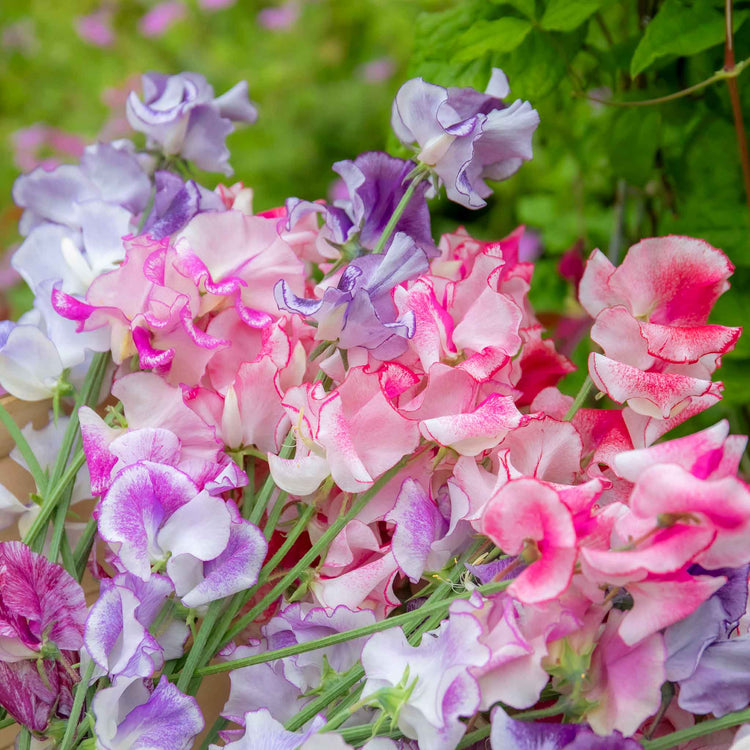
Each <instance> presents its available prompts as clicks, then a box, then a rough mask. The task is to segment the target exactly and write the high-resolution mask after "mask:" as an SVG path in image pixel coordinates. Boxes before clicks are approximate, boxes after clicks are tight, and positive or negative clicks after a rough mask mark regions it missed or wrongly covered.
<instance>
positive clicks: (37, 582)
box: [0, 542, 87, 662]
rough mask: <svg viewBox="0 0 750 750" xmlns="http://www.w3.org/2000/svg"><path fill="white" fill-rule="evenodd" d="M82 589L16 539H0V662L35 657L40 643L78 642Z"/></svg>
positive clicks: (65, 645) (64, 646) (72, 645)
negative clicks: (11, 540) (14, 540)
mask: <svg viewBox="0 0 750 750" xmlns="http://www.w3.org/2000/svg"><path fill="white" fill-rule="evenodd" d="M86 614H87V610H86V602H85V600H84V597H83V589H82V588H81V586H80V584H78V583H77V582H76V581H75V580H74V579H73V578H72V577H71V576H70V575H69V574H68V573H66V572H65V570H63V568H62V567H60V566H59V565H56V564H55V563H52V562H50V561H49V560H47V559H46V558H45V557H43V556H42V555H38V554H37V553H36V552H32V551H31V550H30V549H29V548H28V547H27V546H26V545H25V544H23V543H22V542H0V661H4V662H17V661H22V660H24V659H36V658H38V657H39V656H40V655H45V654H44V647H45V644H54V646H56V647H57V648H59V649H61V650H66V651H77V650H78V649H79V648H80V647H81V646H82V645H83V628H84V624H85V622H86Z"/></svg>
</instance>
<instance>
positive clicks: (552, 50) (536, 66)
mask: <svg viewBox="0 0 750 750" xmlns="http://www.w3.org/2000/svg"><path fill="white" fill-rule="evenodd" d="M553 36H554V37H561V36H562V35H557V34H555V35H552V34H549V33H546V32H540V31H537V30H534V31H532V32H531V33H530V34H529V35H528V36H527V37H526V39H524V41H523V43H522V44H521V45H520V46H519V47H518V48H517V49H515V50H514V51H513V52H512V53H510V54H506V53H498V54H496V55H495V56H493V58H492V62H493V64H494V65H497V66H498V67H500V68H502V69H503V70H504V71H505V73H506V74H507V76H508V80H509V81H510V87H511V91H512V94H513V97H514V98H515V97H519V98H520V99H529V100H530V101H532V102H537V101H539V99H541V98H542V97H544V96H547V95H548V94H550V93H552V92H553V91H555V90H556V88H557V85H558V84H559V83H560V81H561V80H562V79H563V78H564V77H565V71H566V67H565V66H566V58H565V55H566V53H567V50H566V49H565V45H564V42H563V39H562V38H556V39H555V43H554V44H553V43H551V40H550V37H553Z"/></svg>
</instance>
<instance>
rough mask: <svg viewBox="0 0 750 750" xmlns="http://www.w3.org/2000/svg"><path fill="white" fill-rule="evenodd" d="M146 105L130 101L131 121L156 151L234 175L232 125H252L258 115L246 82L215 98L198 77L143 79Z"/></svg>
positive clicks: (133, 95)
mask: <svg viewBox="0 0 750 750" xmlns="http://www.w3.org/2000/svg"><path fill="white" fill-rule="evenodd" d="M142 81H143V96H144V101H141V100H140V99H139V98H138V95H137V94H136V93H135V92H134V91H133V92H131V93H130V95H129V96H128V101H127V116H128V122H130V124H131V126H132V127H133V128H134V129H135V130H139V131H140V132H142V133H145V134H146V136H147V138H148V144H149V146H150V147H152V148H160V149H161V150H162V151H163V152H164V154H165V155H166V156H174V155H177V154H179V155H180V156H182V157H183V158H185V159H188V160H189V161H192V162H194V163H195V164H196V166H198V167H199V168H200V169H205V170H208V171H212V172H223V173H224V174H226V175H231V174H232V168H231V167H230V166H229V164H228V163H227V162H228V159H229V150H228V149H227V147H226V145H225V142H224V141H225V139H226V137H227V136H228V135H229V134H230V133H231V132H232V131H233V130H234V125H233V123H234V122H247V123H253V122H255V120H256V119H257V116H258V115H257V111H256V109H255V107H254V106H253V105H252V104H251V103H250V102H249V100H248V98H247V82H246V81H242V82H240V83H238V84H237V85H236V86H234V87H233V88H231V89H230V90H229V91H227V92H226V93H225V94H223V95H222V96H220V97H218V98H215V97H214V90H213V87H212V86H211V85H210V84H209V83H208V82H207V81H206V79H205V78H204V77H203V76H202V75H200V74H199V73H180V74H179V75H176V76H166V75H162V74H160V73H147V74H145V75H144V76H142Z"/></svg>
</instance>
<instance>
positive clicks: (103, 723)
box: [91, 675, 204, 750]
mask: <svg viewBox="0 0 750 750" xmlns="http://www.w3.org/2000/svg"><path fill="white" fill-rule="evenodd" d="M91 710H92V711H93V714H94V717H95V719H96V722H95V724H94V735H95V736H96V746H97V748H101V749H102V750H129V748H133V747H143V748H145V747H148V748H151V749H152V750H188V749H189V748H191V747H192V746H193V741H194V740H195V736H196V735H197V734H198V732H200V731H201V729H203V727H204V721H203V716H202V715H201V712H200V709H199V708H198V702H197V701H196V700H195V698H193V697H192V696H191V695H183V694H182V693H181V692H180V691H179V690H178V689H177V688H176V687H175V686H174V685H173V684H172V683H171V682H169V680H168V679H167V678H166V677H165V676H164V675H162V677H161V679H160V680H159V684H158V685H157V686H156V687H155V688H154V689H153V690H149V688H148V687H147V686H146V682H145V681H144V680H142V679H140V678H138V677H118V678H116V679H115V680H114V682H113V683H112V687H108V688H104V689H103V690H99V691H98V692H97V693H96V695H95V696H94V700H93V701H92V703H91Z"/></svg>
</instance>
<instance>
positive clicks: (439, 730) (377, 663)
mask: <svg viewBox="0 0 750 750" xmlns="http://www.w3.org/2000/svg"><path fill="white" fill-rule="evenodd" d="M480 632H481V631H480V628H479V626H478V623H477V622H476V621H475V620H474V618H473V617H471V616H470V615H456V616H454V617H453V618H452V619H451V620H449V621H446V622H443V623H442V624H441V626H440V628H439V629H438V630H437V631H433V632H431V633H426V634H425V636H424V637H423V639H422V643H421V644H420V645H419V646H417V647H412V646H410V645H409V644H408V643H407V641H406V637H405V636H404V633H403V631H402V630H401V629H400V628H392V629H391V630H387V631H385V632H383V633H377V634H375V635H374V636H372V637H371V638H370V640H369V641H368V642H367V644H366V645H365V647H364V649H363V650H362V666H363V667H364V669H365V674H366V676H367V682H366V683H365V687H364V690H363V691H362V698H363V699H364V698H367V697H368V696H370V695H373V694H374V693H376V692H377V691H378V690H382V689H388V688H395V687H396V686H398V685H399V684H401V683H402V682H403V680H404V670H405V668H406V667H407V666H408V670H409V671H408V676H407V677H406V681H407V684H408V685H411V684H412V683H415V684H414V686H413V688H412V689H411V691H410V692H409V694H408V697H407V698H406V701H405V703H403V705H402V706H401V708H400V711H399V713H398V727H399V729H400V730H401V731H402V732H403V733H404V735H405V736H406V737H410V738H412V739H416V740H417V742H418V745H419V746H420V747H429V748H431V749H434V750H452V748H454V747H455V746H456V744H457V743H458V741H459V740H460V739H461V737H462V736H463V734H464V732H465V731H466V726H465V724H463V723H462V722H461V721H460V720H459V719H460V717H461V716H471V715H473V713H474V712H475V711H476V710H477V708H478V707H479V701H480V692H479V687H478V685H477V682H476V680H475V678H474V677H472V676H471V674H470V672H469V668H470V667H472V666H478V665H481V664H483V663H484V662H485V661H486V660H487V657H488V650H487V648H486V647H485V646H483V645H480V644H479V643H478V642H477V636H478V635H479V634H480Z"/></svg>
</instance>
